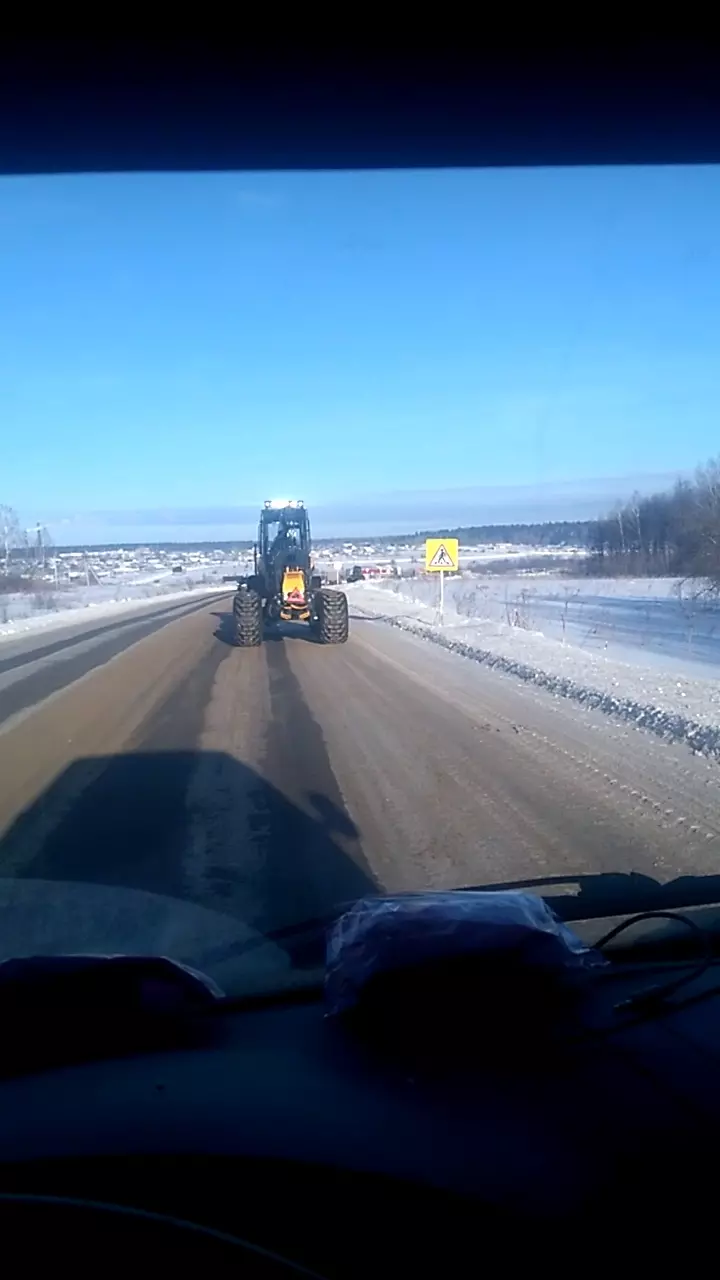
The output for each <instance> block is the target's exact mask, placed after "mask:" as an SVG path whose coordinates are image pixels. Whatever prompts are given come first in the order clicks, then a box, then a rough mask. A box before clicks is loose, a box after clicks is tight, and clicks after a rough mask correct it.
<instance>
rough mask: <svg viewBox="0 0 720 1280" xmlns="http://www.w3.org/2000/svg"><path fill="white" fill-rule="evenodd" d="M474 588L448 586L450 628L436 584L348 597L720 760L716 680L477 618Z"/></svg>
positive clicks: (385, 587) (384, 587)
mask: <svg viewBox="0 0 720 1280" xmlns="http://www.w3.org/2000/svg"><path fill="white" fill-rule="evenodd" d="M453 588H454V590H452V589H453ZM472 588H473V583H472V581H468V580H467V579H464V578H457V579H451V580H450V581H448V582H447V583H446V615H445V621H444V624H443V625H440V623H439V621H438V617H437V604H436V601H437V585H436V584H435V583H433V582H428V581H427V580H422V579H418V580H414V581H412V582H402V581H400V582H398V581H394V582H393V581H388V582H385V583H372V584H371V583H368V582H363V583H356V584H353V585H352V586H349V587H348V589H347V590H348V595H349V598H350V601H351V603H352V606H353V608H355V609H357V610H358V611H360V612H365V613H368V614H370V615H371V616H373V617H381V618H382V619H383V620H384V621H386V622H387V623H388V624H389V625H391V626H397V627H401V628H402V629H403V630H406V631H410V632H412V633H414V634H415V635H420V636H422V637H423V638H425V639H427V640H429V641H431V642H432V643H434V644H439V645H442V646H443V648H446V649H450V650H452V651H453V652H455V653H458V654H461V655H462V656H463V657H465V658H469V659H471V660H472V661H474V662H479V663H482V664H483V665H485V666H488V667H492V668H493V669H495V670H499V671H504V672H507V673H508V674H510V675H514V676H516V677H518V678H519V679H521V680H524V681H527V682H529V683H532V684H534V685H537V686H541V687H544V688H546V689H548V690H549V691H550V692H551V693H552V694H554V695H555V696H556V697H563V698H571V699H573V700H574V701H576V702H579V703H582V704H583V705H584V706H587V707H592V708H595V709H597V710H599V711H603V712H605V713H606V714H610V715H614V716H619V717H621V718H622V719H624V720H626V721H630V722H632V723H634V724H636V725H638V726H641V727H642V728H645V729H649V730H651V731H652V732H653V733H656V734H658V735H659V736H660V737H663V738H666V739H667V740H671V741H681V742H685V743H686V744H687V745H688V746H689V747H691V748H692V749H693V750H694V751H698V752H701V753H702V754H704V755H707V756H710V757H712V758H714V759H718V760H720V685H719V684H718V681H717V680H712V679H706V678H705V679H704V678H701V677H697V676H688V675H682V674H680V673H679V672H677V671H670V670H666V671H664V672H661V671H659V670H658V667H657V665H656V663H655V662H653V663H651V664H648V663H646V662H643V661H642V655H640V654H638V655H637V660H633V661H631V662H628V661H624V662H623V661H619V660H618V659H616V658H614V657H609V656H607V655H606V654H601V653H598V652H593V651H591V650H589V649H584V648H582V647H581V646H579V645H577V644H573V643H569V642H567V640H566V642H565V643H563V642H562V639H557V638H553V637H552V636H547V635H543V634H540V633H538V632H534V631H531V630H529V629H528V628H527V626H525V625H523V620H522V618H518V617H516V616H515V615H514V614H513V613H512V612H511V613H510V614H509V616H506V617H505V618H500V617H498V616H490V617H479V616H474V615H473V614H472V613H471V612H470V610H471V608H472V607H473V606H472V601H471V600H469V599H468V597H467V595H466V594H464V593H466V592H467V591H468V589H472ZM419 596H420V597H429V598H430V599H432V601H433V603H432V604H430V603H424V602H423V600H422V599H418V597H419ZM448 597H449V598H448ZM654 598H656V599H658V600H659V599H662V598H663V597H661V596H657V597H654ZM461 602H464V605H465V608H466V609H467V613H466V614H465V616H463V615H462V614H461V613H460V611H459V610H458V609H457V605H458V604H459V603H461ZM633 657H634V655H633Z"/></svg>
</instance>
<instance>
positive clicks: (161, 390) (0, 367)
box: [0, 167, 720, 541]
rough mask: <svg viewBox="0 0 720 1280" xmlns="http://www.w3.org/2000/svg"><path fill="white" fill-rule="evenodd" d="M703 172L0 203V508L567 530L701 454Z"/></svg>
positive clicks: (122, 183)
mask: <svg viewBox="0 0 720 1280" xmlns="http://www.w3.org/2000/svg"><path fill="white" fill-rule="evenodd" d="M718 226H720V169H716V168H696V169H686V168H679V167H678V168H664V169H660V168H649V169H595V170H528V171H507V170H506V171H500V170H496V171H489V172H488V171H481V172H473V171H466V172H459V171H450V172H442V171H439V172H419V173H418V172H415V173H413V172H409V173H362V174H350V173H348V174H285V173H279V174H269V175H259V174H209V175H208V174H205V175H148V176H143V175H128V176H123V175H110V176H73V177H47V178H45V177H43V178H12V179H10V178H6V179H2V180H0V288H1V290H2V295H1V296H2V300H3V307H2V311H1V313H0V439H1V441H2V448H1V450H0V501H2V502H7V503H10V504H11V505H13V506H15V507H16V508H18V509H19V510H20V512H21V515H22V517H23V519H24V520H25V521H27V522H28V523H31V522H34V521H35V520H36V519H41V520H43V521H47V522H48V524H49V526H50V528H51V531H52V532H53V534H54V536H55V537H56V539H57V540H66V541H76V540H77V541H82V540H88V541H96V540H97V541H102V540H108V541H115V540H118V539H120V538H122V537H133V538H135V539H137V538H140V539H146V538H151V537H156V538H162V537H168V536H173V537H178V536H180V537H182V536H187V537H191V538H196V537H201V536H220V535H223V536H233V534H234V533H236V532H238V533H239V532H247V529H248V528H249V525H250V523H252V521H253V520H254V512H255V508H256V507H257V505H258V504H259V503H260V502H261V501H262V499H263V498H264V497H267V496H271V495H273V494H275V493H287V494H288V495H290V496H294V495H299V496H302V497H304V498H305V500H306V501H307V502H308V504H309V505H312V507H313V509H314V511H315V512H316V520H315V524H316V528H318V529H319V530H321V531H322V532H332V531H335V530H337V531H342V530H343V529H344V528H346V527H347V528H348V529H350V527H352V529H357V530H358V531H359V529H360V527H361V526H362V527H365V526H367V527H368V528H369V527H372V526H374V527H378V526H379V527H388V528H389V527H395V528H415V527H420V526H423V525H426V524H427V523H428V522H432V521H433V520H437V521H438V522H443V523H444V522H446V521H448V520H452V519H453V517H454V516H457V518H458V519H460V520H463V521H466V520H471V519H474V520H476V521H482V520H483V519H496V518H500V519H506V518H522V517H523V515H528V516H530V517H532V518H535V517H536V516H537V515H538V514H546V515H547V516H548V517H550V516H552V515H553V514H555V513H557V514H559V515H572V514H578V515H582V514H591V513H592V512H593V511H594V510H595V509H597V508H598V506H602V505H604V503H605V502H606V501H611V500H612V499H613V497H614V496H615V495H616V494H617V495H620V494H621V493H624V492H625V491H627V489H628V488H632V487H633V486H634V485H635V484H636V483H637V484H640V485H642V484H643V483H647V484H654V483H662V482H663V481H664V480H665V479H667V478H669V479H671V478H672V476H673V475H674V474H677V473H679V472H681V471H685V470H688V469H690V468H692V467H693V466H694V465H695V464H696V463H698V462H701V461H703V460H705V459H706V458H707V457H709V456H711V455H713V454H714V453H717V452H718V451H720V433H718V430H717V404H718V400H719V395H718V393H719V392H720V360H719V359H718V354H719V353H720V239H719V238H718V235H717V228H718Z"/></svg>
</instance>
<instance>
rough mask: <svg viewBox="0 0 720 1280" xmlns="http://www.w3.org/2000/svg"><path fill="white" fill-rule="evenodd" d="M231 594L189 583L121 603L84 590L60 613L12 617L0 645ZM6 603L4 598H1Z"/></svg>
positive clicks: (217, 587)
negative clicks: (153, 608)
mask: <svg viewBox="0 0 720 1280" xmlns="http://www.w3.org/2000/svg"><path fill="white" fill-rule="evenodd" d="M229 590H232V584H228V583H224V584H220V583H210V584H207V583H206V584H204V585H202V586H194V585H193V584H192V583H188V584H187V586H186V588H185V590H184V591H177V590H176V591H172V590H170V589H169V588H167V589H165V590H164V591H163V590H160V591H155V592H152V593H149V592H145V593H144V594H143V595H137V594H135V595H128V596H126V597H123V598H122V599H120V600H107V599H105V600H93V599H92V598H88V596H89V595H90V592H91V591H92V588H89V589H87V591H86V593H85V598H84V599H83V598H82V597H81V593H79V592H78V597H80V598H76V599H75V600H74V601H73V603H72V604H70V605H68V607H66V608H63V609H54V610H52V611H50V612H47V613H35V614H31V615H28V614H24V615H21V616H19V617H14V618H12V619H11V620H10V621H8V622H6V623H4V624H3V625H1V626H0V643H2V641H3V640H10V639H12V638H13V637H17V636H21V635H26V634H29V633H31V632H35V631H46V630H52V629H54V628H56V627H68V626H73V624H76V623H81V622H82V621H83V620H84V619H85V618H87V617H88V615H89V614H91V616H92V618H93V620H94V619H95V618H107V617H115V616H117V615H118V614H127V613H134V612H142V611H144V609H147V608H149V607H151V606H152V604H153V602H154V601H156V602H157V603H158V604H162V605H165V604H172V603H173V602H178V603H179V602H180V601H183V600H193V599H197V598H198V597H202V596H208V595H211V594H212V593H213V592H214V591H217V592H218V594H227V592H228V591H229ZM4 599H7V597H4Z"/></svg>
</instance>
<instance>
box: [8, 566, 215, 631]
mask: <svg viewBox="0 0 720 1280" xmlns="http://www.w3.org/2000/svg"><path fill="white" fill-rule="evenodd" d="M238 572H239V570H238V567H237V563H236V562H232V563H228V564H226V565H225V564H220V565H213V566H212V568H208V567H207V566H200V567H198V568H197V569H195V568H193V569H188V570H187V571H186V572H185V573H182V574H179V573H177V574H175V573H168V574H163V575H162V576H161V577H159V578H158V575H157V574H156V575H155V579H150V578H149V577H148V575H147V574H146V573H145V574H137V575H132V576H130V575H128V576H124V577H123V578H122V580H121V581H117V582H114V583H109V582H104V583H102V584H101V585H100V586H90V587H85V586H83V587H69V588H60V589H57V588H54V587H52V586H48V584H45V583H44V584H43V585H42V588H41V589H39V590H38V591H37V592H35V593H31V592H22V593H20V592H17V593H12V594H9V595H0V641H2V640H3V638H9V637H12V636H18V635H23V634H25V633H26V632H32V631H45V630H47V629H49V628H50V629H52V628H54V627H66V626H68V625H72V624H73V623H75V622H81V621H82V619H83V617H84V616H86V614H87V613H88V612H89V611H92V616H93V618H95V617H106V616H113V615H115V614H119V613H127V612H128V611H131V610H132V608H133V607H134V606H136V605H140V604H145V603H148V602H150V601H152V600H155V599H158V600H160V601H162V602H163V603H165V602H166V601H167V603H168V604H169V603H171V602H172V601H174V600H184V599H186V598H191V597H193V596H199V595H203V594H207V593H208V592H210V591H214V590H218V591H228V590H232V583H223V582H222V581H221V579H222V577H223V575H224V574H231V573H234V574H235V575H237V574H238Z"/></svg>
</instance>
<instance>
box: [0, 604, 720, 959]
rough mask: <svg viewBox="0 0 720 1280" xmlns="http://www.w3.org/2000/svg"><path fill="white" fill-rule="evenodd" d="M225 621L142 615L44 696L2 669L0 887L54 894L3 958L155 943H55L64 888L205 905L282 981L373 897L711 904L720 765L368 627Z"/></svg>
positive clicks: (133, 932)
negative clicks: (455, 892) (330, 928)
mask: <svg viewBox="0 0 720 1280" xmlns="http://www.w3.org/2000/svg"><path fill="white" fill-rule="evenodd" d="M228 607H229V606H228V602H227V601H217V600H216V601H214V602H212V603H208V604H206V605H202V606H201V607H198V606H197V604H196V605H195V608H194V611H192V612H191V611H190V610H189V608H188V611H187V612H186V614H185V616H179V617H175V618H174V619H172V618H166V619H164V620H160V619H155V620H154V622H155V623H158V624H159V623H161V622H162V625H158V626H157V627H156V629H155V630H153V631H152V632H150V633H148V634H145V635H142V634H141V633H137V634H134V635H133V634H131V633H130V632H128V633H127V635H126V638H125V639H126V643H124V647H122V648H118V647H116V648H115V650H114V652H112V653H109V654H105V655H104V660H103V661H100V662H98V661H97V657H98V654H97V652H96V651H95V652H94V651H93V649H92V646H87V643H86V642H83V641H82V639H81V638H80V639H78V642H77V645H76V646H72V645H71V646H69V647H70V649H72V648H75V649H76V653H75V659H74V662H73V664H72V665H71V664H70V663H69V662H68V661H67V660H66V658H64V659H63V661H62V662H61V661H59V655H58V654H56V655H55V657H56V658H58V661H56V662H55V665H54V667H53V670H54V671H55V673H56V676H57V679H56V680H55V684H56V686H58V687H55V688H54V689H53V691H52V694H51V696H48V697H43V698H41V699H40V700H39V701H38V700H37V698H36V696H35V695H36V693H37V688H35V690H34V691H33V690H32V687H31V682H32V681H33V679H35V678H36V675H35V674H34V672H35V668H34V666H33V663H32V662H31V661H25V662H24V663H23V664H22V665H21V666H20V667H19V668H18V667H16V668H13V672H14V674H15V676H16V679H14V681H13V682H12V684H11V686H9V687H8V688H7V689H5V690H4V691H3V693H2V694H0V705H1V697H2V696H7V695H8V694H9V693H10V692H12V696H13V698H14V699H15V711H14V713H13V716H12V717H10V718H8V719H6V720H5V723H4V726H2V727H0V758H1V759H2V768H1V770H0V877H5V879H4V880H0V885H2V884H4V885H5V887H6V889H7V886H8V885H9V884H10V885H14V886H15V892H16V898H15V899H13V901H14V902H15V915H14V916H13V919H18V920H19V919H21V918H22V917H21V914H19V907H18V901H19V899H17V894H20V895H22V893H26V894H27V893H35V892H36V891H37V892H39V886H42V885H48V886H51V887H52V886H54V887H53V888H52V894H51V898H50V900H49V904H48V907H47V909H46V910H45V913H44V916H43V936H42V939H38V938H37V937H34V938H33V937H31V936H28V930H27V927H26V926H24V931H21V930H20V925H19V924H18V925H17V930H16V932H15V934H13V931H12V929H11V930H10V934H9V935H8V936H7V937H6V938H5V941H4V946H5V947H7V948H8V949H10V950H12V949H15V950H17V948H18V946H20V947H22V946H25V947H30V948H31V949H34V948H36V947H38V946H43V945H44V946H47V947H49V948H52V947H56V948H57V946H58V945H64V946H67V945H68V943H69V942H74V945H76V946H77V945H81V943H83V944H84V945H86V946H93V945H94V946H98V945H103V944H104V945H108V943H109V942H110V941H112V944H113V945H115V946H124V947H130V948H132V947H133V946H135V947H148V946H150V947H151V949H153V947H154V946H157V945H161V943H160V939H156V938H153V937H151V938H148V937H147V936H146V935H145V934H144V933H143V932H142V925H143V921H146V919H147V916H146V915H142V914H138V913H137V912H127V913H123V912H122V911H120V910H119V909H116V910H115V914H114V916H112V927H110V925H108V926H103V927H104V928H105V927H107V928H108V929H110V936H109V937H108V936H107V935H106V934H105V933H103V934H102V936H100V937H98V936H97V934H96V933H95V934H93V929H92V927H91V928H90V930H89V933H87V934H86V933H85V932H83V934H82V938H81V939H78V938H77V937H75V936H73V938H68V937H67V934H66V932H65V933H64V932H63V931H64V930H65V931H66V930H67V929H68V928H69V929H70V931H71V932H72V930H73V929H76V928H78V927H79V926H78V924H77V919H78V918H77V914H76V913H75V914H73V913H74V912H75V907H73V909H72V912H70V908H67V910H66V908H65V906H64V905H63V904H64V902H65V898H64V897H63V894H64V892H65V890H64V889H62V887H61V886H68V885H75V886H78V885H84V886H90V887H91V888H92V891H93V893H94V894H96V895H97V894H99V893H101V892H107V893H108V894H110V897H111V901H112V903H113V906H116V905H117V903H119V902H121V901H122V891H124V890H134V891H137V892H140V893H141V894H143V895H145V898H144V899H143V900H144V901H147V902H154V901H157V900H159V899H158V897H157V895H162V896H163V898H164V899H167V898H169V899H173V900H174V901H175V902H178V903H182V904H185V906H186V907H187V908H188V909H189V908H190V905H194V906H196V907H199V908H203V909H206V910H207V909H210V910H211V911H212V912H215V913H220V914H217V915H216V916H215V917H213V918H214V919H216V920H217V921H220V922H221V923H222V927H223V928H224V929H225V930H226V932H227V931H228V930H229V932H230V933H231V934H232V933H233V931H234V930H235V931H240V932H241V931H242V930H246V929H248V928H250V929H252V930H253V931H255V933H256V934H257V935H258V936H260V935H262V936H264V937H267V936H268V935H269V934H272V935H273V937H274V939H275V942H274V944H273V945H274V946H275V949H276V951H278V952H281V953H282V954H283V956H284V957H285V959H286V961H287V962H289V963H292V964H294V965H296V966H297V965H302V964H305V963H310V962H311V961H313V962H315V961H317V959H318V956H317V953H316V951H315V952H313V951H307V950H306V949H304V948H306V940H305V939H304V937H303V931H302V922H304V921H308V920H317V919H318V918H322V917H324V916H325V915H326V914H327V913H329V912H332V911H333V910H335V909H336V908H337V907H338V905H339V904H341V903H343V902H345V901H347V900H349V899H352V898H354V897H357V896H358V895H360V894H364V893H371V892H375V891H377V890H379V889H388V890H411V889H423V888H428V887H435V888H439V887H451V886H457V885H464V884H465V885H467V884H475V885H477V884H485V883H499V882H507V881H515V880H518V879H521V880H524V879H532V880H539V881H547V880H550V881H552V880H553V879H555V878H557V877H560V878H567V885H566V886H559V887H553V890H552V891H553V893H562V892H564V891H565V889H566V888H567V890H568V893H569V895H570V896H568V897H567V898H565V899H563V901H564V903H565V907H566V909H567V912H568V913H570V914H572V913H573V912H576V913H577V912H579V913H580V914H592V913H593V911H595V910H599V909H603V910H607V909H621V906H622V905H623V904H627V903H628V902H629V903H630V906H631V907H633V906H635V905H637V903H638V902H639V901H640V900H642V895H643V894H644V893H645V891H648V892H649V893H650V896H651V897H652V896H653V894H654V893H656V892H657V886H658V885H659V884H668V883H669V882H673V881H678V878H685V879H684V881H683V885H682V886H681V887H682V894H683V895H684V896H687V895H688V894H689V895H690V896H692V897H695V898H696V897H698V896H700V897H703V896H704V897H706V898H708V897H709V898H711V899H713V900H718V899H720V767H718V765H717V763H715V762H712V761H710V760H707V759H704V758H703V757H701V756H694V755H692V754H691V753H690V752H689V751H688V750H687V748H686V747H683V746H680V745H673V744H668V743H665V742H663V741H660V740H659V739H657V738H655V737H653V736H651V735H649V734H647V733H645V732H643V731H642V730H640V729H637V728H635V727H633V726H630V725H626V724H622V723H615V722H614V721H613V720H612V719H608V718H607V717H605V716H603V715H601V714H599V713H598V712H595V711H592V710H590V709H587V708H584V707H582V706H578V705H575V704H573V703H570V702H568V701H567V700H564V699H556V698H553V697H551V696H550V695H549V694H548V693H547V692H546V691H545V690H543V689H540V688H535V687H532V686H529V685H527V684H523V683H522V682H520V681H518V680H517V679H515V678H514V677H512V676H509V675H503V674H500V673H498V672H497V671H490V670H487V669H485V668H483V667H481V666H479V665H477V664H475V663H472V662H468V661H467V660H466V659H462V658H459V657H457V656H456V655H455V654H453V653H449V652H446V651H444V650H442V649H439V648H438V647H437V646H435V645H430V644H428V643H427V642H426V641H424V640H422V639H419V638H417V637H415V636H412V635H407V634H404V633H402V632H401V631H398V630H397V629H394V628H391V627H389V626H387V625H385V624H384V623H382V622H373V621H369V620H365V621H362V620H354V621H353V623H352V634H351V639H350V641H349V643H348V644H347V645H346V646H339V647H331V648H327V647H322V646H320V645H317V644H315V643H314V642H312V640H310V639H309V638H308V637H307V633H305V632H304V631H297V632H294V633H289V634H281V635H279V636H277V637H276V638H274V639H272V640H270V639H268V641H267V643H266V644H265V645H263V647H262V648H260V649H252V650H239V649H237V648H234V647H233V646H232V645H231V644H230V643H229V641H230V637H231V633H230V615H229V613H228ZM43 639H45V638H43ZM86 641H87V638H86ZM37 643H38V645H39V644H40V643H41V641H40V638H37ZM63 652H65V651H63ZM23 656H24V657H25V658H26V659H27V658H28V657H29V656H30V655H29V654H28V653H27V652H25V654H24V655H23ZM52 657H53V655H50V654H47V655H45V658H39V659H38V661H39V662H43V661H48V660H50V659H51V658H52ZM18 672H19V673H20V674H19V675H18ZM63 673H64V674H63ZM63 680H65V683H64V686H62V681H63ZM58 682H59V684H58ZM61 686H62V687H61ZM24 687H25V689H26V692H27V693H28V694H30V695H31V696H30V697H29V701H28V705H27V706H26V707H25V710H24V711H22V712H21V711H20V710H19V708H20V704H21V703H22V701H23V694H22V691H23V688H24ZM688 877H689V879H687V878H688ZM103 887H104V888H103ZM572 894H576V895H577V894H579V897H576V898H573V897H572ZM93 900H94V899H93ZM68 912H70V914H68ZM121 917H122V919H121ZM94 920H95V918H93V921H91V926H92V925H93V923H94ZM68 921H70V923H68ZM219 928H220V925H216V926H214V929H215V933H214V934H213V937H215V939H216V941H217V937H218V936H219V935H218V934H217V930H218V929H219ZM118 931H119V932H118ZM221 931H222V930H221ZM162 945H164V946H166V945H168V944H167V938H166V935H165V934H163V935H162ZM178 945H179V944H178ZM180 949H181V950H182V947H181V948H180ZM186 951H187V953H186V954H185V958H186V959H188V960H194V961H195V963H199V962H200V961H201V960H202V959H203V955H202V954H198V953H197V948H193V947H191V946H190V944H187V948H186Z"/></svg>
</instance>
